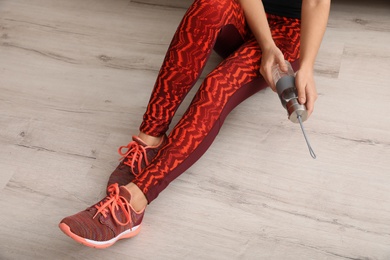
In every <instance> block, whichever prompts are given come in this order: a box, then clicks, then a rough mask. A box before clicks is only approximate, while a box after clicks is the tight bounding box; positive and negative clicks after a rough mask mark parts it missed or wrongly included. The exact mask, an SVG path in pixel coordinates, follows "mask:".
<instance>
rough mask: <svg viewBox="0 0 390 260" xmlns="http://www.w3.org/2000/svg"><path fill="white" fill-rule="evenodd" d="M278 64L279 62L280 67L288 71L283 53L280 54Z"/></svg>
mask: <svg viewBox="0 0 390 260" xmlns="http://www.w3.org/2000/svg"><path fill="white" fill-rule="evenodd" d="M278 64H279V67H280V70H281V71H283V72H287V70H288V69H287V64H286V61H285V60H284V56H283V54H281V55H279V56H278Z"/></svg>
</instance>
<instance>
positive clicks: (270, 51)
mask: <svg viewBox="0 0 390 260" xmlns="http://www.w3.org/2000/svg"><path fill="white" fill-rule="evenodd" d="M277 64H279V67H280V69H281V70H282V71H284V72H286V71H287V65H286V63H285V62H284V56H283V53H282V51H281V50H280V49H279V48H278V47H277V46H276V45H273V46H271V47H269V48H265V49H262V57H261V66H260V73H261V75H262V76H263V77H264V79H265V81H266V82H267V83H268V85H269V86H270V87H271V89H272V90H273V91H275V92H276V82H274V79H273V77H272V67H273V66H275V65H277Z"/></svg>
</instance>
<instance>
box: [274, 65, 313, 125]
mask: <svg viewBox="0 0 390 260" xmlns="http://www.w3.org/2000/svg"><path fill="white" fill-rule="evenodd" d="M286 65H287V68H288V69H287V72H284V71H282V70H280V68H279V65H276V66H273V67H272V76H273V79H274V82H275V83H276V91H277V93H278V95H279V99H280V101H281V103H282V105H283V107H284V108H285V109H286V110H287V115H288V118H289V119H290V121H292V122H294V123H298V116H301V119H302V121H305V120H306V119H307V110H306V107H305V105H302V104H300V103H299V102H298V92H297V88H296V86H295V76H294V70H293V69H292V67H291V64H290V63H289V62H288V61H286Z"/></svg>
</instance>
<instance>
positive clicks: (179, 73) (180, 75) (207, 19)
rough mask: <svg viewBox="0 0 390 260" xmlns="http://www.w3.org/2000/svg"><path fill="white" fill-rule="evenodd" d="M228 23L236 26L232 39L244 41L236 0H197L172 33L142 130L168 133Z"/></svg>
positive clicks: (244, 32) (156, 135)
mask: <svg viewBox="0 0 390 260" xmlns="http://www.w3.org/2000/svg"><path fill="white" fill-rule="evenodd" d="M227 25H229V27H233V28H235V34H234V35H232V39H231V40H233V42H240V41H241V42H242V39H243V38H244V37H245V35H246V34H247V33H248V29H247V27H246V24H245V19H244V14H243V12H242V10H241V7H240V6H239V4H238V3H237V2H236V1H235V0H214V1H210V0H196V1H194V3H193V4H192V5H191V7H190V8H189V9H188V11H187V12H186V14H185V16H184V17H183V20H182V21H181V23H180V25H179V27H178V28H177V31H176V33H175V35H174V36H173V39H172V42H171V44H170V47H169V49H168V51H167V54H166V56H165V59H164V61H163V64H162V66H161V69H160V72H159V74H158V77H157V80H156V83H155V86H154V89H153V92H152V94H151V97H150V101H149V104H148V107H147V110H146V112H145V114H144V116H143V122H142V124H141V126H140V131H141V133H144V134H147V135H150V136H155V137H158V136H162V135H163V134H165V132H166V131H167V130H168V128H169V124H170V122H171V120H172V118H173V116H174V114H175V112H176V110H177V108H178V107H179V105H180V104H181V102H182V101H183V99H184V97H185V96H186V94H187V93H188V92H189V90H190V89H191V88H192V87H193V85H194V84H195V83H196V81H197V79H198V78H199V76H200V75H201V73H202V70H203V68H204V66H205V64H206V62H207V60H208V58H209V56H210V54H211V51H212V49H213V46H214V44H215V42H216V39H217V38H218V35H219V33H220V31H221V29H223V28H224V27H225V26H227ZM237 37H238V38H239V39H233V38H237ZM237 47H238V46H236V48H237ZM221 49H223V48H221ZM225 52H226V50H225Z"/></svg>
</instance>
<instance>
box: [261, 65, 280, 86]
mask: <svg viewBox="0 0 390 260" xmlns="http://www.w3.org/2000/svg"><path fill="white" fill-rule="evenodd" d="M260 74H261V75H262V76H263V78H264V79H265V81H266V82H267V83H268V85H269V86H270V88H271V89H272V90H273V91H276V87H275V83H274V80H273V77H272V72H271V69H270V68H269V66H267V65H263V66H261V68H260Z"/></svg>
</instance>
